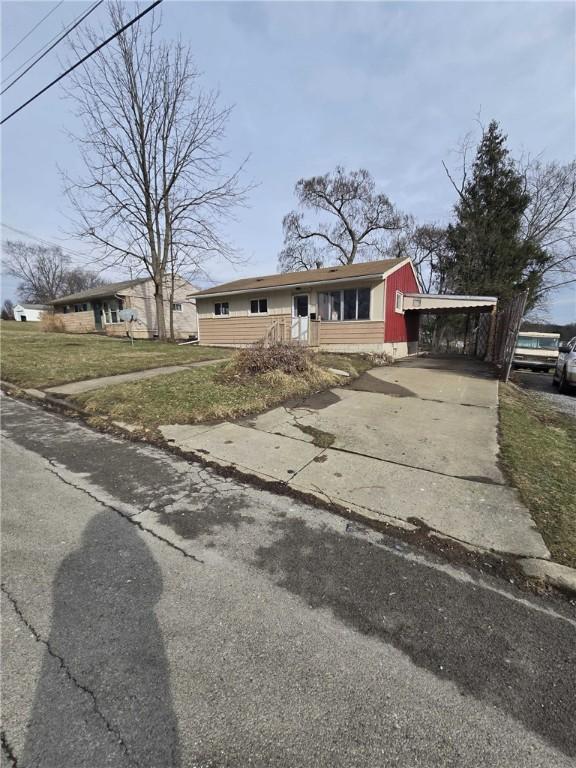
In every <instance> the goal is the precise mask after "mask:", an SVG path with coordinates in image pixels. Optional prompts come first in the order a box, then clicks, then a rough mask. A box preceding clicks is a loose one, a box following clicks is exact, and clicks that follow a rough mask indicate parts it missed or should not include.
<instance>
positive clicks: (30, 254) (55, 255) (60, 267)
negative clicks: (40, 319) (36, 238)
mask: <svg viewBox="0 0 576 768" xmlns="http://www.w3.org/2000/svg"><path fill="white" fill-rule="evenodd" d="M2 268H3V270H4V272H6V274H8V275H11V276H12V277H15V278H16V279H17V280H20V284H19V285H18V297H19V298H20V300H21V301H30V302H32V303H38V304H43V303H45V302H47V301H51V300H52V299H56V298H58V296H65V295H66V294H68V293H76V292H79V291H84V290H86V289H87V288H92V287H94V286H95V285H101V283H102V280H101V279H100V278H99V277H98V275H96V274H95V273H94V272H91V271H89V270H85V269H80V268H78V267H73V266H72V260H71V259H70V257H69V256H67V255H66V254H64V253H63V251H62V249H61V248H58V247H57V246H52V247H48V246H45V245H31V244H29V243H25V242H23V241H22V240H7V241H6V242H4V244H3V257H2Z"/></svg>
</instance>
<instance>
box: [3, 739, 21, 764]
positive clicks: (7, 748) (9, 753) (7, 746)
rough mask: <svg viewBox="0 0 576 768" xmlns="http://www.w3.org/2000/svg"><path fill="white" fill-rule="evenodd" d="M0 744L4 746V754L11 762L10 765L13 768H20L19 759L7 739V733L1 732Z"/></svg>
mask: <svg viewBox="0 0 576 768" xmlns="http://www.w3.org/2000/svg"><path fill="white" fill-rule="evenodd" d="M0 742H1V744H2V752H4V754H5V755H6V757H7V758H8V760H9V761H10V765H11V766H13V768H18V759H17V757H16V755H15V754H14V750H13V749H12V746H11V744H10V742H9V741H8V739H7V737H6V732H5V731H0Z"/></svg>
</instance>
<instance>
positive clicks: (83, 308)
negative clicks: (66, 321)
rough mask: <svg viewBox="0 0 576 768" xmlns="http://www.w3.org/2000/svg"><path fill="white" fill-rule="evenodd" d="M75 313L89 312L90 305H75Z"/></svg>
mask: <svg viewBox="0 0 576 768" xmlns="http://www.w3.org/2000/svg"><path fill="white" fill-rule="evenodd" d="M74 312H88V304H74Z"/></svg>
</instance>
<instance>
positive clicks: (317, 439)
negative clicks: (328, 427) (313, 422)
mask: <svg viewBox="0 0 576 768" xmlns="http://www.w3.org/2000/svg"><path fill="white" fill-rule="evenodd" d="M294 426H295V427H296V428H297V429H299V430H300V432H304V433H305V434H306V435H310V436H311V438H312V444H313V445H315V446H316V447H317V448H330V446H331V445H332V444H333V443H334V441H335V440H336V436H335V435H333V434H331V433H330V432H324V430H323V429H317V428H316V427H310V426H308V424H298V422H295V423H294Z"/></svg>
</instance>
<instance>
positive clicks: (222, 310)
mask: <svg viewBox="0 0 576 768" xmlns="http://www.w3.org/2000/svg"><path fill="white" fill-rule="evenodd" d="M214 314H215V315H229V314H230V310H229V308H228V302H227V301H217V302H216V304H214Z"/></svg>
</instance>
